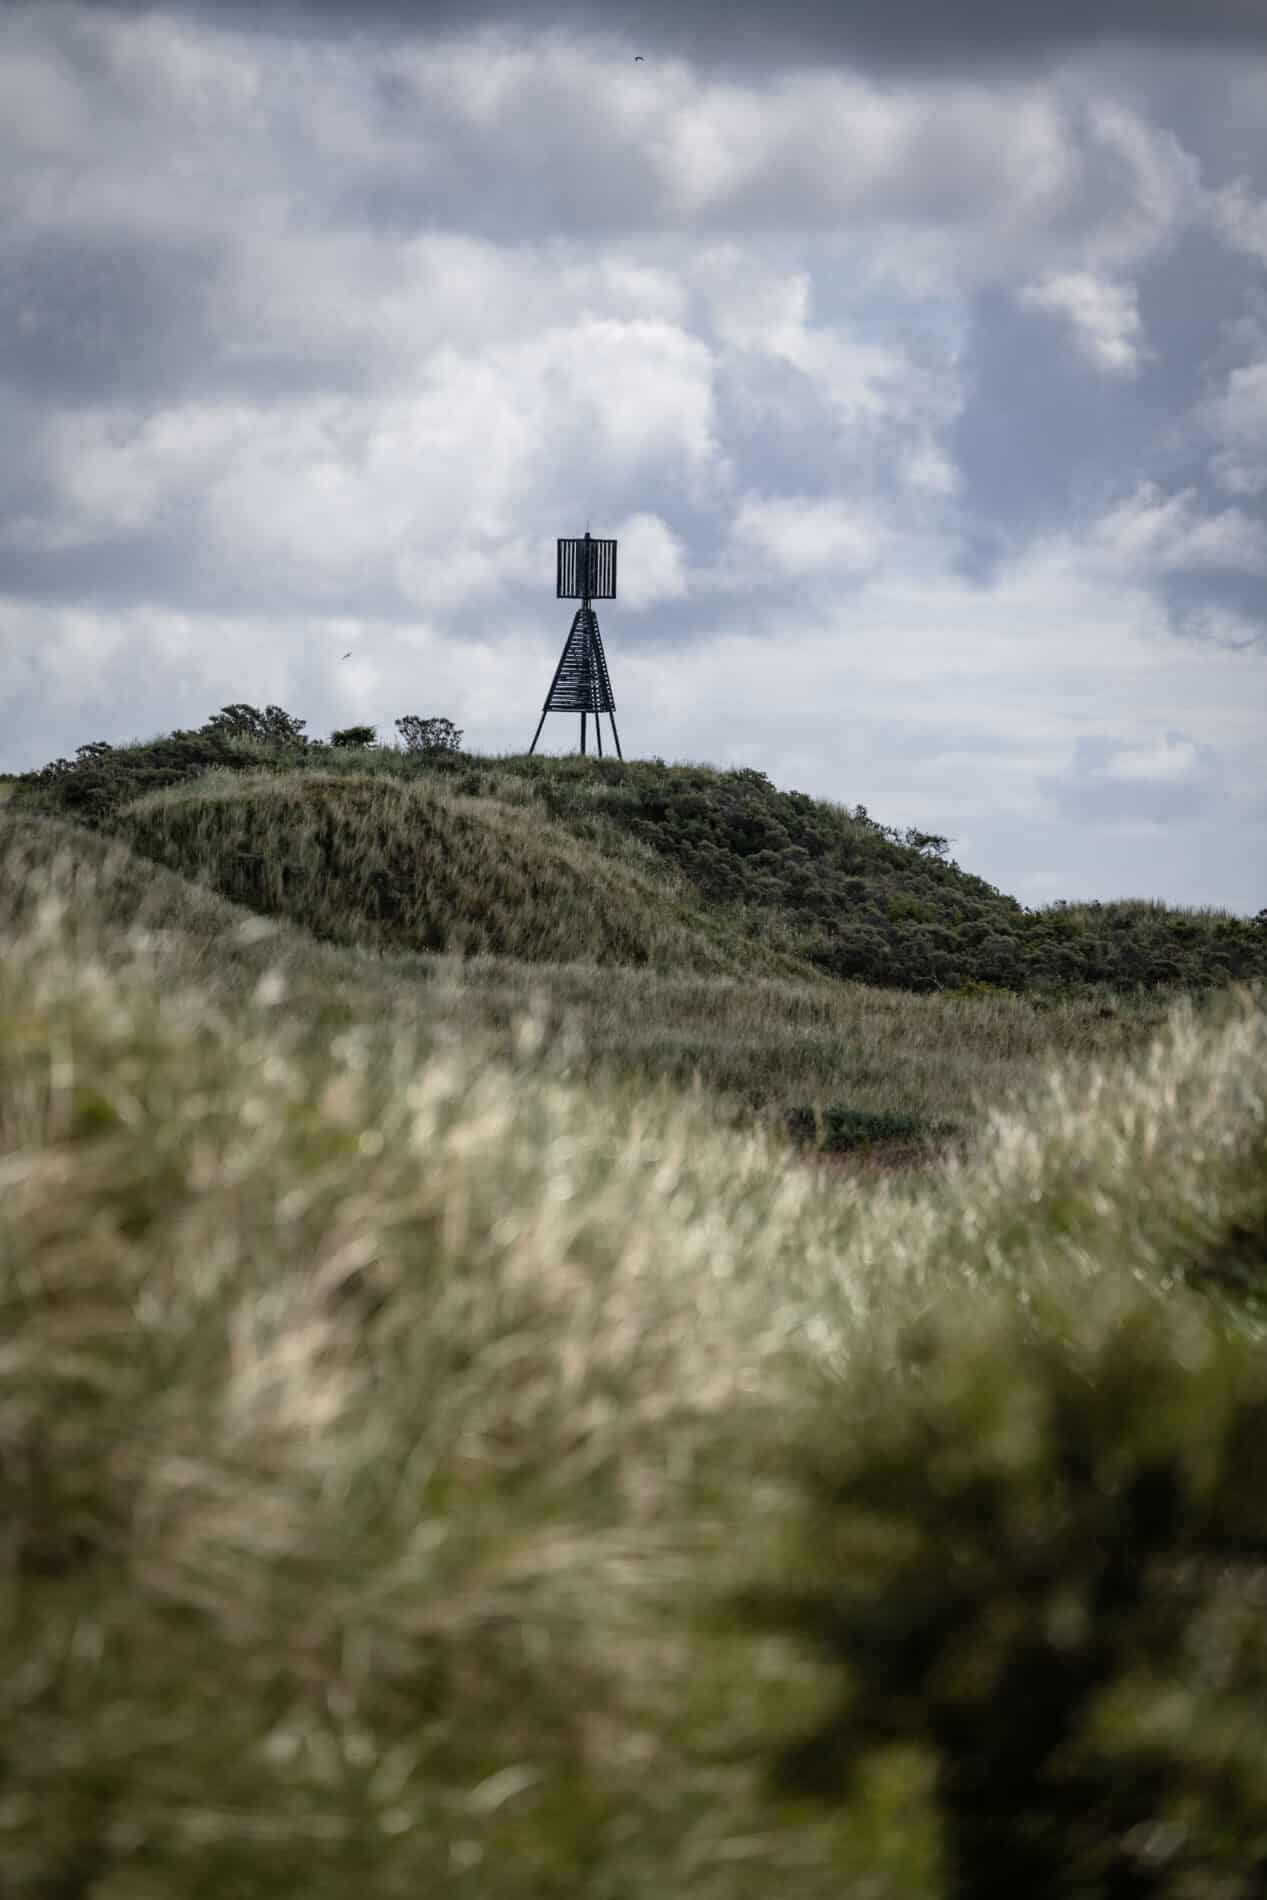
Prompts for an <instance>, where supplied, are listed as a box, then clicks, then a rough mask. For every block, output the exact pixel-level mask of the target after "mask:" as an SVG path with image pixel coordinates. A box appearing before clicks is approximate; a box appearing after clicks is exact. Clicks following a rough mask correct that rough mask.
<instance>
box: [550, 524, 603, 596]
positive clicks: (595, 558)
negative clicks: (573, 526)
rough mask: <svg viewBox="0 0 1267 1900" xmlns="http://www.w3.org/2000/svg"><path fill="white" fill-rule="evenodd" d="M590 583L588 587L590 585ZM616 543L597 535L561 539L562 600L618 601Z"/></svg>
mask: <svg viewBox="0 0 1267 1900" xmlns="http://www.w3.org/2000/svg"><path fill="white" fill-rule="evenodd" d="M587 580H588V583H589V584H588V586H587V585H586V582H587ZM615 598H616V543H615V542H614V541H600V540H599V539H598V538H597V537H596V536H594V535H588V534H574V535H566V536H560V539H559V585H558V591H557V594H556V599H558V600H615Z"/></svg>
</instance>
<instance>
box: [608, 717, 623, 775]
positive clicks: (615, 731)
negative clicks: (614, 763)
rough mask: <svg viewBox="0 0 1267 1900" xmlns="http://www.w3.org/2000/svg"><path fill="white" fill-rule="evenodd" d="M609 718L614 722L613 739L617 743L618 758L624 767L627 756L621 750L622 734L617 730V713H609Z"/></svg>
mask: <svg viewBox="0 0 1267 1900" xmlns="http://www.w3.org/2000/svg"><path fill="white" fill-rule="evenodd" d="M607 717H608V718H609V719H610V720H611V722H612V738H613V739H614V740H615V741H616V757H617V758H618V759H619V760H620V762H621V764H622V765H623V764H624V761H625V755H624V753H623V752H622V751H621V749H620V734H619V733H618V732H617V730H616V715H615V713H608V715H607Z"/></svg>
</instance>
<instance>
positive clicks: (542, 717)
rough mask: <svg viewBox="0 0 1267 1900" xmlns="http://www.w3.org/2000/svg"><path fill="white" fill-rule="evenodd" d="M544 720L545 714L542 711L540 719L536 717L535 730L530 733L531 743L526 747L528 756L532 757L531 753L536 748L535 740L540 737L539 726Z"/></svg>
mask: <svg viewBox="0 0 1267 1900" xmlns="http://www.w3.org/2000/svg"><path fill="white" fill-rule="evenodd" d="M545 722H546V716H545V714H544V713H542V715H541V717H540V719H538V721H537V730H536V731H535V732H534V733H533V735H532V744H531V745H530V746H529V747H528V757H529V758H531V757H532V755H533V753H534V752H535V751H536V749H537V740H538V739H539V738H540V737H541V728H542V726H544V724H545Z"/></svg>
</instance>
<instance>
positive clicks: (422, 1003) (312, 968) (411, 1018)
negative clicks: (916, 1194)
mask: <svg viewBox="0 0 1267 1900" xmlns="http://www.w3.org/2000/svg"><path fill="white" fill-rule="evenodd" d="M283 783H284V781H283ZM233 785H234V781H233V780H229V781H228V787H229V789H230V791H231V789H232V787H233ZM246 797H247V804H248V819H247V822H254V820H255V816H256V815H258V814H262V816H261V819H260V822H262V823H266V824H272V825H275V826H276V827H277V829H276V831H275V832H274V833H273V834H272V842H273V846H274V848H275V850H276V852H277V855H278V858H279V859H280V861H281V865H282V867H283V868H281V869H279V870H277V871H276V872H275V874H274V875H275V877H276V879H277V881H278V882H279V883H281V882H283V880H284V879H285V877H286V876H287V872H286V870H285V868H284V867H285V866H286V865H287V863H288V862H289V859H288V855H287V853H288V849H289V847H288V845H287V832H286V830H285V826H284V822H283V821H284V820H286V819H287V817H288V815H289V814H290V812H291V806H292V801H291V800H287V799H277V800H274V801H273V802H272V803H270V802H269V801H268V800H267V799H264V801H263V802H262V804H261V805H259V806H258V807H257V806H256V804H255V802H254V799H255V793H254V791H250V792H247V793H246ZM165 798H166V795H164V800H165ZM176 809H177V810H179V811H180V812H182V813H184V804H183V799H181V800H180V801H178V804H177V806H176ZM212 809H213V811H214V812H215V813H216V814H217V815H216V816H215V817H214V819H213V821H212V822H211V824H210V825H209V826H208V830H209V831H210V833H211V835H212V837H213V839H217V840H218V842H217V843H214V844H213V846H212V847H211V852H212V861H211V864H210V865H208V864H207V862H206V860H205V859H204V857H203V856H202V855H201V853H200V850H199V848H198V845H197V840H198V837H199V828H200V827H202V826H203V825H204V823H205V822H206V811H207V806H206V804H205V803H204V801H203V800H202V799H201V798H198V797H195V798H194V799H193V800H192V801H191V804H190V807H189V811H188V813H187V814H184V817H185V819H186V820H187V823H188V826H189V831H188V833H186V832H185V830H184V829H182V828H180V827H177V828H176V830H174V831H173V830H172V829H171V828H170V827H171V825H172V807H169V806H168V804H167V803H166V802H160V803H159V804H157V805H156V806H155V807H153V808H151V807H149V805H148V804H147V805H146V806H145V807H144V808H142V809H141V810H140V811H139V812H138V819H137V822H138V823H141V824H143V825H144V826H145V827H146V828H147V831H146V835H147V839H148V840H149V841H150V842H151V843H152V844H153V848H154V849H155V850H156V851H157V852H160V853H161V854H163V855H164V856H167V855H170V856H171V857H172V858H173V859H174V860H175V861H177V862H179V863H181V864H183V865H184V866H185V868H186V870H187V871H188V872H189V876H188V877H185V876H182V875H179V874H177V873H173V872H171V871H168V870H165V869H160V868H156V867H155V866H153V865H152V864H149V863H147V862H146V860H145V859H144V858H142V857H140V856H138V855H136V854H135V853H133V852H130V851H128V850H126V849H124V848H122V847H120V846H111V844H110V843H109V842H108V840H107V839H106V838H104V837H103V836H102V835H101V834H100V833H95V832H88V831H85V830H82V829H80V828H78V827H74V826H66V825H62V824H59V823H58V822H56V821H54V820H48V819H43V820H41V819H32V818H29V817H25V816H21V815H19V816H17V817H15V818H12V819H9V820H8V821H6V822H5V825H4V834H3V835H4V836H5V837H7V839H8V840H9V841H10V842H9V845H8V853H9V855H8V860H7V870H6V872H5V873H4V874H3V875H4V879H5V882H6V883H7V885H8V887H9V889H10V891H11V892H14V893H16V892H18V891H21V890H23V889H26V888H31V889H34V888H36V887H37V886H38V883H39V880H40V878H41V876H42V875H43V872H44V870H45V868H46V866H47V863H48V861H49V860H50V858H51V857H52V856H53V855H55V854H57V853H59V852H60V853H64V854H68V855H67V856H66V857H65V861H64V864H63V869H62V872H61V873H60V875H61V876H63V877H66V876H68V875H70V873H69V870H68V868H67V867H68V866H70V865H71V864H74V865H75V866H78V867H79V871H78V875H80V876H84V877H90V879H91V881H92V884H93V889H94V892H95V896H94V898H93V904H94V908H95V910H96V911H97V912H98V913H99V914H101V915H102V916H103V917H105V918H107V919H109V920H110V921H111V922H112V924H114V925H118V926H119V927H124V926H126V925H127V924H129V923H131V922H134V921H135V920H137V919H138V917H142V918H144V920H145V923H146V927H147V928H148V929H150V930H151V931H158V932H160V933H162V937H163V941H164V942H165V943H166V945H167V952H168V955H169V957H170V958H172V959H173V962H174V964H176V965H178V966H179V968H180V969H181V970H182V971H183V972H185V973H187V974H189V975H191V976H194V977H197V978H198V979H199V980H203V981H209V982H210V981H214V982H215V983H216V985H217V986H218V987H219V988H220V989H222V990H227V993H228V994H230V995H237V994H241V993H242V991H243V990H244V989H248V990H249V988H250V987H251V986H252V985H253V983H254V982H255V981H256V980H257V979H258V976H259V974H260V972H261V970H262V969H263V967H264V966H265V964H266V963H268V962H269V961H271V962H272V963H273V964H275V965H277V966H278V967H280V968H283V969H284V970H285V973H286V980H287V984H288V987H289V991H290V994H291V997H292V999H293V1010H294V1013H295V1014H296V1015H297V1016H299V1017H301V1018H302V1019H303V1021H304V1022H305V1023H306V1024H307V1025H309V1027H310V1028H311V1030H312V1031H313V1033H314V1034H316V1035H318V1036H322V1037H327V1038H328V1036H329V1035H332V1034H334V1033H336V1032H337V1031H338V1029H339V1028H340V1027H345V1026H347V1025H349V1024H352V1023H356V1022H359V1021H360V1020H362V1019H363V1018H364V1017H366V1016H370V1015H375V1014H382V1013H383V1012H387V1013H388V1014H390V1015H391V1016H392V1017H393V1018H394V1019H397V1018H398V1019H400V1020H402V1021H403V1022H404V1023H405V1024H406V1025H407V1024H409V1023H416V1022H418V1021H419V1020H424V1019H425V1020H426V1021H429V1022H432V1023H436V1022H440V1021H443V1022H445V1023H447V1024H449V1026H450V1027H451V1028H452V1029H453V1030H454V1031H455V1032H456V1033H461V1034H463V1035H473V1036H475V1037H476V1038H477V1039H478V1040H479V1041H480V1042H481V1044H482V1045H484V1046H491V1047H493V1048H495V1049H496V1050H497V1051H498V1052H499V1053H501V1054H502V1055H504V1056H509V1054H510V1053H511V1051H512V1049H513V1044H514V1036H515V1030H516V1026H517V1025H518V1024H519V1023H520V1022H521V1021H522V1020H523V1019H524V1017H525V1016H528V1015H531V1016H532V1017H533V1019H534V1021H535V1022H536V1023H537V1025H538V1031H539V1033H540V1035H541V1036H542V1037H543V1039H544V1040H545V1041H546V1042H547V1044H549V1045H550V1046H551V1047H552V1048H553V1049H554V1050H555V1053H556V1058H557V1060H558V1061H559V1062H560V1063H561V1064H564V1065H565V1067H566V1072H567V1074H568V1075H569V1077H571V1078H572V1079H573V1080H577V1081H581V1080H590V1079H599V1078H601V1079H604V1080H605V1081H607V1082H613V1081H614V1082H617V1083H629V1084H631V1085H634V1084H637V1085H645V1084H648V1083H650V1084H657V1083H661V1082H669V1083H672V1084H673V1085H675V1086H676V1087H679V1088H686V1089H693V1088H696V1087H698V1088H700V1089H701V1090H702V1091H703V1092H705V1093H706V1094H707V1095H708V1096H709V1098H710V1099H711V1101H712V1102H713V1103H714V1104H715V1106H716V1109H717V1112H718V1114H719V1116H720V1118H721V1119H723V1120H725V1121H728V1122H730V1123H732V1124H746V1123H751V1121H752V1120H753V1118H754V1117H756V1118H757V1119H761V1120H764V1121H766V1122H768V1123H770V1124H772V1125H781V1126H785V1125H787V1124H788V1122H789V1120H792V1121H794V1122H799V1125H800V1132H801V1134H802V1136H805V1135H808V1136H809V1137H810V1138H811V1139H821V1140H822V1142H823V1144H824V1145H825V1146H826V1147H828V1148H831V1147H833V1146H835V1147H844V1146H861V1147H864V1148H868V1149H870V1148H872V1147H875V1146H877V1145H878V1146H879V1148H880V1149H881V1150H882V1151H884V1150H886V1148H887V1147H892V1148H893V1149H894V1150H895V1151H896V1152H897V1153H899V1154H901V1155H902V1156H903V1157H904V1158H909V1157H910V1156H911V1155H912V1154H916V1153H920V1152H925V1153H929V1154H932V1153H934V1152H935V1151H937V1150H938V1149H939V1148H942V1147H945V1146H946V1145H948V1144H950V1143H952V1142H954V1141H957V1140H960V1139H962V1138H963V1137H965V1136H966V1135H969V1134H970V1133H971V1132H972V1130H973V1129H974V1128H975V1127H976V1126H977V1125H978V1124H979V1121H980V1117H981V1114H982V1112H983V1107H982V1105H983V1104H984V1103H988V1102H990V1101H993V1100H996V1099H997V1098H998V1097H999V1095H1000V1094H1001V1093H1003V1092H1004V1091H1005V1090H1007V1089H1008V1088H1011V1087H1013V1086H1015V1085H1016V1084H1017V1083H1018V1081H1020V1080H1022V1079H1023V1078H1024V1077H1026V1076H1028V1075H1030V1074H1031V1073H1032V1072H1033V1070H1034V1068H1035V1066H1036V1065H1039V1064H1041V1063H1043V1062H1044V1061H1048V1060H1050V1059H1052V1058H1053V1057H1054V1056H1056V1055H1061V1056H1069V1057H1078V1058H1090V1057H1093V1056H1099V1055H1108V1054H1113V1053H1117V1052H1124V1051H1126V1050H1128V1049H1131V1048H1133V1047H1138V1046H1139V1045H1140V1043H1141V1042H1142V1041H1143V1040H1145V1039H1146V1038H1147V1036H1148V1035H1149V1034H1151V1032H1152V1031H1153V1030H1154V1029H1155V1028H1156V1026H1157V1024H1158V1023H1159V1022H1160V1020H1161V1018H1162V1014H1163V1011H1162V1009H1161V1007H1160V1005H1159V1004H1158V1003H1157V1002H1156V1000H1155V999H1152V998H1149V997H1148V996H1146V995H1142V994H1141V995H1136V996H1133V997H1119V996H1113V995H1111V994H1109V993H1107V992H1090V993H1086V994H1082V993H1079V994H1076V995H1071V996H1067V997H1063V998H1060V999H1038V998H1026V997H1018V996H1012V995H1009V994H1007V993H1006V992H1001V991H999V992H993V993H984V994H973V995H960V994H946V995H940V994H937V995H928V996H915V995H911V994H910V993H909V992H906V993H904V992H901V991H894V990H882V989H877V988H875V987H873V986H871V985H867V984H861V983H840V982H830V981H824V980H821V979H820V980H808V981H807V980H799V981H798V980H793V979H789V978H785V977H778V976H764V977H763V976H761V975H760V974H758V973H757V972H755V971H751V970H746V969H745V970H744V973H743V974H739V975H732V974H726V973H724V972H723V973H717V974H713V975H705V974H701V973H699V972H698V971H697V970H695V969H680V968H673V967H670V968H667V969H666V968H658V967H654V964H653V966H652V967H644V968H641V969H636V968H629V967H625V966H622V965H610V964H608V965H604V964H600V963H597V962H577V961H573V962H564V963H557V962H541V961H533V962H525V961H520V960H517V959H515V958H511V957H502V956H498V957H493V956H478V957H471V958H467V959H459V958H457V957H450V956H439V955H428V954H410V953H409V952H408V951H403V950H400V949H395V950H393V949H380V950H378V951H375V952H373V953H371V954H366V953H365V952H364V951H362V950H359V949H358V948H357V947H356V945H357V940H358V938H360V937H363V936H364V934H365V929H366V926H365V923H364V911H363V908H362V906H361V902H360V898H361V895H362V892H361V891H360V889H359V887H358V885H357V882H356V880H357V879H358V878H359V877H360V876H361V875H362V871H363V869H364V866H365V864H366V863H367V862H368V863H369V864H371V865H372V864H373V862H374V861H373V859H372V856H371V854H370V853H369V851H368V850H365V851H362V852H360V853H359V855H358V851H357V850H356V849H354V848H352V847H353V845H355V844H356V843H357V841H358V834H357V833H356V832H355V830H354V831H353V833H352V837H351V842H350V843H349V844H347V846H346V848H345V847H344V846H341V847H340V852H341V855H340V859H339V865H338V868H337V873H336V872H333V871H331V870H330V868H329V864H328V862H327V868H326V870H325V872H324V873H322V872H320V871H319V870H318V869H316V868H312V869H310V871H309V872H305V873H304V874H303V875H301V876H299V877H297V878H294V880H293V881H292V883H291V885H290V887H289V891H288V893H283V896H282V899H281V900H280V901H282V902H284V903H285V904H286V906H287V908H288V915H289V916H290V917H291V918H292V919H293V922H290V923H288V922H287V921H286V919H285V918H284V917H277V918H275V919H273V920H271V921H270V920H269V919H266V918H264V917H261V916H260V915H259V913H258V912H256V911H253V910H251V909H250V908H249V906H239V905H237V904H235V903H233V902H231V901H225V900H224V899H223V898H221V897H218V896H217V895H216V894H215V892H214V890H213V888H212V885H213V884H214V883H217V882H219V881H220V871H223V882H224V884H225V885H226V886H227V887H228V888H229V889H230V890H232V889H234V888H236V884H235V878H234V873H233V871H232V862H233V860H232V856H231V853H230V852H229V851H228V850H227V848H226V846H225V834H224V832H223V831H222V830H221V829H220V826H221V823H222V819H221V816H220V815H219V806H218V804H217V802H216V801H215V800H213V802H212ZM409 809H412V807H410V808H409ZM233 810H234V812H235V814H236V810H237V808H236V806H234V807H233ZM392 816H393V818H394V819H398V818H399V816H400V813H399V811H397V810H396V809H395V808H393V811H392ZM231 822H232V823H233V824H236V823H237V822H238V818H237V816H236V815H235V816H234V818H233V819H232V821H231ZM347 822H348V823H349V824H354V823H355V819H354V816H353V817H351V818H348V820H347ZM526 822H529V823H530V822H532V821H531V820H530V819H529V820H526ZM151 824H152V825H153V827H154V830H153V832H152V834H151V833H150V832H149V829H148V828H149V827H150V825H151ZM303 848H304V847H303V845H302V843H301V845H300V846H299V847H297V849H298V850H299V851H300V852H302V850H303ZM509 848H510V847H509V846H507V849H508V850H509ZM575 848H579V847H575ZM499 861H500V859H499ZM226 866H227V868H226ZM345 873H346V877H345ZM323 878H324V882H322V879H323ZM318 884H320V885H321V889H320V893H319V894H317V893H316V891H315V887H316V886H318ZM653 888H654V887H653ZM304 892H306V893H308V894H309V896H310V897H311V899H312V903H313V905H314V906H316V905H318V904H323V905H324V907H325V910H326V913H327V914H328V916H329V919H330V925H329V936H328V937H327V939H326V940H325V941H323V942H320V941H317V940H316V939H314V937H313V936H312V935H311V933H310V932H309V931H308V930H307V929H306V928H305V927H304V926H305V924H306V923H307V921H308V913H307V911H306V909H305V906H304V905H303V904H301V903H300V902H299V897H300V894H301V893H304ZM618 894H619V895H622V896H624V897H628V896H629V895H630V887H628V886H626V887H622V890H621V892H620V893H618ZM540 898H541V893H540V891H539V890H538V889H535V888H534V890H533V891H532V892H530V893H529V894H528V897H527V899H526V901H528V902H529V903H530V905H536V906H537V907H538V912H539V911H540V908H541V904H540ZM11 901H12V900H11ZM424 901H430V900H425V899H424ZM633 914H634V916H635V918H636V920H637V924H636V927H638V928H642V929H644V930H645V931H647V932H648V934H650V933H651V932H652V931H653V930H654V929H655V928H656V913H655V909H654V905H653V904H652V903H647V904H646V905H644V906H642V907H641V908H639V907H638V906H633ZM680 915H681V913H680V912H677V911H673V910H672V909H671V910H670V917H671V920H672V921H673V928H674V929H676V927H677V920H678V919H679V918H680ZM529 928H530V926H529V925H527V924H525V925H521V926H519V927H518V930H519V937H520V940H521V941H523V940H524V938H525V937H526V935H527V931H528V929H529ZM675 941H676V946H677V948H678V949H681V948H682V947H683V945H684V944H685V947H686V949H688V950H690V949H691V948H692V945H693V940H692V939H690V938H689V936H686V935H685V934H679V935H678V936H677V938H676V940H675V939H674V938H673V935H672V931H670V932H669V933H667V934H666V936H665V937H664V938H662V939H661V940H660V943H659V947H658V950H657V952H656V954H657V956H663V957H665V958H668V957H669V956H671V955H672V954H673V952H674V944H675ZM710 942H713V943H715V940H712V939H708V940H706V942H705V950H708V948H709V943H710ZM732 952H733V954H734V956H735V957H736V959H742V958H743V957H745V956H746V955H747V950H746V947H745V945H744V942H743V940H742V938H740V939H738V940H735V941H733V942H730V943H728V942H726V941H725V940H723V941H722V944H721V955H722V957H723V960H724V957H725V956H726V955H729V954H731V953H732ZM741 967H742V965H741ZM893 1127H898V1128H905V1129H906V1130H907V1131H908V1132H907V1133H903V1134H898V1135H894V1136H891V1137H888V1138H887V1139H886V1136H885V1132H884V1131H885V1130H886V1129H889V1128H893Z"/></svg>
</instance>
